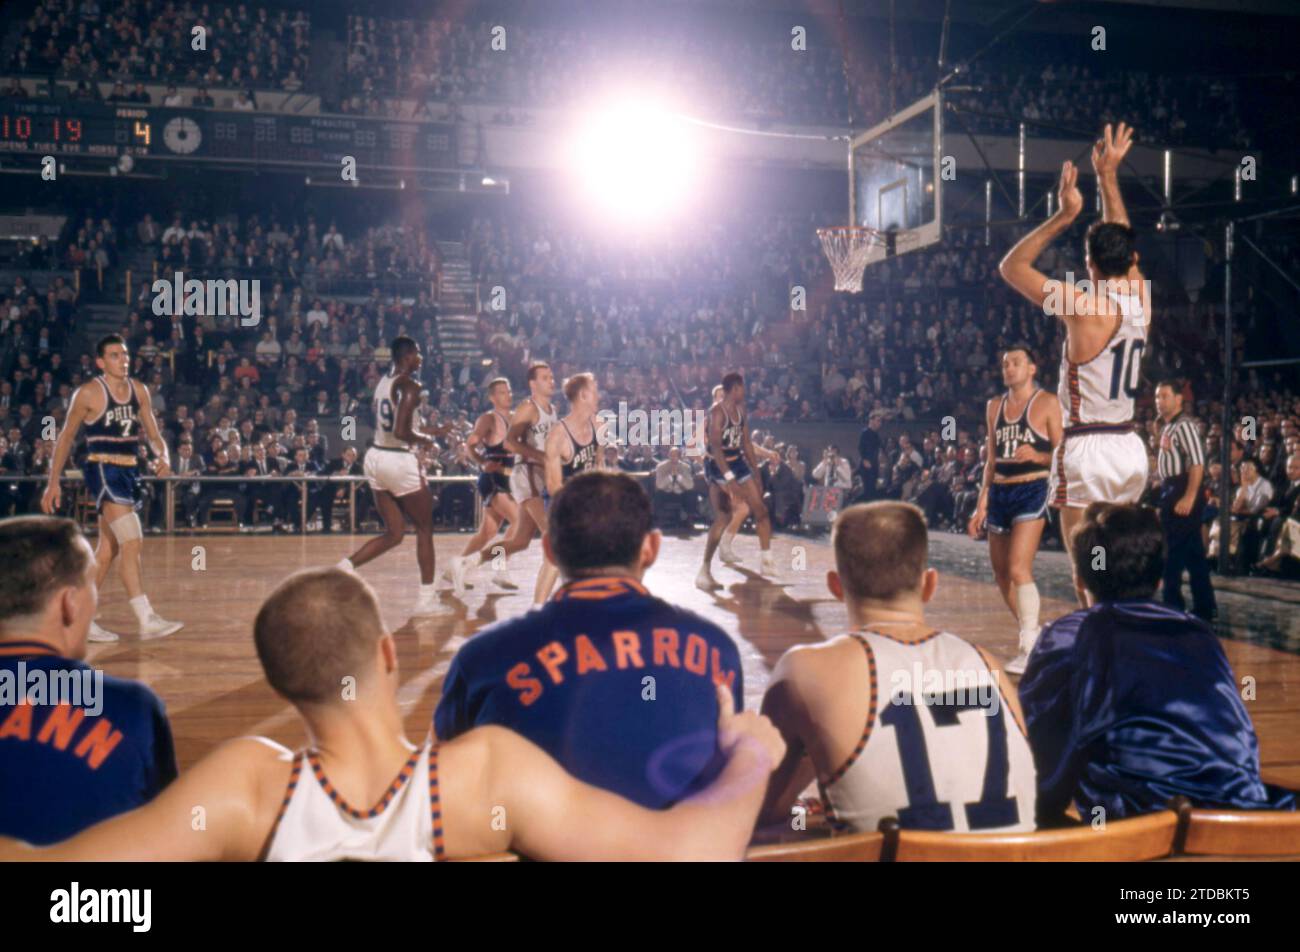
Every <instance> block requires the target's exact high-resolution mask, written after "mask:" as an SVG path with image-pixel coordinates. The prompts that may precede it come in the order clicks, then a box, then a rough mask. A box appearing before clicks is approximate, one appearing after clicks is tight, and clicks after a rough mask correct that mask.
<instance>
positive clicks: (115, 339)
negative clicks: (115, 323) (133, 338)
mask: <svg viewBox="0 0 1300 952" xmlns="http://www.w3.org/2000/svg"><path fill="white" fill-rule="evenodd" d="M114 344H121V345H122V346H123V347H125V346H126V338H125V337H123V336H122V335H121V334H105V335H104V336H103V337H101V338H100V339H99V340H98V341H97V342H96V343H95V356H96V357H103V356H104V351H106V350H108V348H110V347H112V346H113V345H114Z"/></svg>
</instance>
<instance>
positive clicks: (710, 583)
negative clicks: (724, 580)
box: [695, 565, 722, 592]
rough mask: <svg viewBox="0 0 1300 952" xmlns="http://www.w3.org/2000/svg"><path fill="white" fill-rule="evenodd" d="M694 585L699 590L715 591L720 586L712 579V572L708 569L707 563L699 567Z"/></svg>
mask: <svg viewBox="0 0 1300 952" xmlns="http://www.w3.org/2000/svg"><path fill="white" fill-rule="evenodd" d="M695 587H696V588H698V589H699V590H700V591H701V592H716V591H717V590H718V589H720V588H722V586H721V585H719V584H718V583H717V581H716V580H715V579H714V577H713V573H712V572H710V571H709V567H708V566H707V565H706V566H704V567H703V568H702V569H700V574H699V575H697V576H695Z"/></svg>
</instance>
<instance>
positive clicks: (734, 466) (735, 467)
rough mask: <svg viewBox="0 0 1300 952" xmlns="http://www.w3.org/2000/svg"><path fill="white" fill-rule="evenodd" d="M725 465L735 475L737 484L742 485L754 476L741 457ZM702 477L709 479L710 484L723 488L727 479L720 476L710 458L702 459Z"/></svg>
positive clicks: (747, 463) (716, 466)
mask: <svg viewBox="0 0 1300 952" xmlns="http://www.w3.org/2000/svg"><path fill="white" fill-rule="evenodd" d="M727 465H728V466H730V467H731V471H732V472H733V473H735V474H736V482H737V483H743V482H744V481H745V480H747V479H753V478H754V474H753V472H751V471H750V468H749V461H748V460H747V459H745V457H743V456H738V457H736V458H735V459H729V460H727ZM704 475H706V476H708V477H709V482H711V483H717V484H718V485H719V486H725V485H726V484H727V477H725V476H723V475H722V471H721V470H719V469H718V464H717V463H715V462H713V457H712V456H708V457H705V459H704Z"/></svg>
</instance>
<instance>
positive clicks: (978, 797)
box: [822, 631, 1037, 833]
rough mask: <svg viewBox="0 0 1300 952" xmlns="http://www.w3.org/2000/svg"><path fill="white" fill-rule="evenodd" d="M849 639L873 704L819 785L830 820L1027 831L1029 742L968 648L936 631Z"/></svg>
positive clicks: (1030, 818) (1032, 788)
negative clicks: (908, 637)
mask: <svg viewBox="0 0 1300 952" xmlns="http://www.w3.org/2000/svg"><path fill="white" fill-rule="evenodd" d="M852 637H853V638H855V639H856V640H857V641H858V643H859V644H860V645H861V646H862V648H863V650H865V651H866V654H867V667H868V669H869V671H870V679H869V684H867V685H864V688H866V689H867V690H869V691H870V697H871V706H870V709H869V713H868V714H867V723H866V727H865V728H864V729H863V734H862V739H861V741H860V743H859V744H858V746H857V749H856V751H855V753H854V754H853V755H852V756H851V757H849V759H848V761H847V762H846V763H844V764H843V765H841V766H840V767H839V769H837V770H836V771H835V773H834V774H832V775H831V776H830V778H829V779H828V780H827V781H826V782H825V783H823V784H822V801H823V803H824V804H825V805H826V810H827V814H828V816H829V817H830V819H831V820H832V821H833V822H834V823H836V824H837V825H840V824H842V825H845V826H847V827H849V828H851V829H853V830H855V831H858V832H864V833H865V832H872V831H874V830H875V829H876V828H877V826H878V825H879V823H880V821H881V820H882V819H884V818H885V817H890V816H893V817H897V818H898V822H899V824H900V825H901V826H902V828H903V829H918V830H936V831H944V830H947V831H952V832H956V833H994V832H1020V831H1028V830H1032V829H1034V805H1035V801H1036V799H1037V787H1036V784H1035V774H1034V758H1033V754H1032V752H1031V751H1030V749H1029V741H1028V739H1027V738H1026V736H1025V734H1024V731H1023V730H1022V729H1021V727H1020V725H1019V724H1018V723H1017V722H1016V720H1015V716H1014V715H1013V714H1012V712H1011V709H1010V708H1009V707H1008V706H1007V705H1006V694H1005V692H1004V690H1003V686H1002V685H1000V684H998V683H997V681H996V680H995V678H994V676H993V674H992V673H991V672H990V671H989V667H988V664H987V663H986V662H985V661H984V658H983V657H981V656H980V653H979V652H978V651H976V650H975V648H974V646H973V645H971V644H969V643H968V642H966V641H963V640H962V639H961V638H958V637H957V636H956V635H950V634H948V633H946V632H938V631H936V632H934V633H933V634H931V635H930V636H929V637H927V638H925V639H923V640H921V641H918V642H903V641H899V640H897V639H895V638H892V637H890V636H888V635H882V634H879V633H878V632H873V631H867V632H858V633H853V636H852ZM927 699H929V700H930V701H931V703H927Z"/></svg>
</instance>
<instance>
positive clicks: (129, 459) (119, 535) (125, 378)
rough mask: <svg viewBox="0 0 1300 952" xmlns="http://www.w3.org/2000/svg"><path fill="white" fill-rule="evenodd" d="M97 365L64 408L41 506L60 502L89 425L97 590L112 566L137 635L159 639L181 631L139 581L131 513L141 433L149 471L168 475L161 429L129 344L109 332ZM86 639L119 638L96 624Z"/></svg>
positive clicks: (136, 502)
mask: <svg viewBox="0 0 1300 952" xmlns="http://www.w3.org/2000/svg"><path fill="white" fill-rule="evenodd" d="M95 365H96V366H97V367H99V369H100V370H101V371H103V373H102V374H101V375H100V376H98V377H96V378H95V379H94V380H92V381H90V382H89V383H86V384H85V385H83V386H81V387H79V388H78V389H77V392H76V394H75V395H74V396H73V398H72V404H71V406H69V407H68V417H67V419H66V420H65V421H64V424H63V432H61V433H60V434H59V438H58V441H57V442H56V443H55V444H54V459H53V460H52V461H51V465H50V479H49V483H48V484H47V485H46V488H45V493H44V495H42V496H41V509H42V510H43V511H44V512H46V513H53V512H55V511H56V510H57V509H58V508H59V505H60V503H61V502H62V501H63V493H62V491H61V489H60V487H59V478H60V477H61V476H62V475H63V467H64V466H65V465H66V464H67V462H68V457H69V455H71V453H72V444H73V443H74V442H75V441H76V439H77V431H78V430H80V429H81V427H82V425H83V424H84V425H85V427H86V464H85V468H84V470H83V475H84V478H85V481H86V491H87V492H88V493H89V495H90V498H91V499H93V500H94V501H95V506H96V507H97V508H98V510H99V545H98V546H97V547H96V549H95V564H96V571H95V585H96V587H99V588H102V587H103V585H104V581H105V579H107V578H108V570H109V568H110V567H111V566H112V564H113V561H114V560H115V559H116V560H118V573H119V574H120V575H121V577H122V585H123V586H124V587H125V588H126V595H127V598H129V599H130V600H131V610H132V611H134V612H135V616H136V618H137V619H138V620H139V622H140V637H141V638H161V637H163V636H164V635H170V634H172V633H174V632H177V631H180V629H181V628H183V627H184V625H183V624H182V623H181V622H178V621H168V620H167V619H165V618H163V617H161V616H160V615H159V614H158V613H157V612H155V611H154V610H153V606H151V605H150V604H149V596H148V595H146V594H145V593H144V586H143V584H142V582H141V568H140V562H141V558H140V551H141V548H142V547H143V543H144V540H143V532H142V530H141V526H140V517H139V516H138V515H136V509H138V508H139V506H140V494H139V484H138V483H137V482H136V479H137V475H138V467H139V456H138V455H137V450H138V447H139V444H140V429H141V427H143V428H144V432H145V436H146V438H147V439H148V440H149V447H150V448H151V449H152V450H153V452H154V456H155V457H156V460H155V463H154V473H155V475H158V476H166V475H168V474H169V473H170V472H171V468H170V460H169V459H168V454H167V443H166V442H165V441H164V440H163V438H162V434H161V433H160V432H159V431H158V421H157V420H156V419H154V415H153V404H152V402H151V399H150V397H149V391H148V390H147V389H146V388H145V386H144V384H142V383H140V382H139V381H137V380H132V379H131V377H130V370H131V355H130V354H129V353H128V352H127V347H126V341H124V340H123V339H122V338H121V337H120V336H118V335H117V334H109V335H108V336H107V337H104V338H102V339H101V340H100V341H99V343H98V344H96V345H95ZM86 637H87V638H88V640H90V641H117V640H118V638H117V635H116V634H115V633H113V632H111V631H105V630H104V629H103V628H101V627H99V625H97V624H95V623H94V622H93V621H92V622H91V623H90V631H89V633H88V634H87V636H86Z"/></svg>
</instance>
